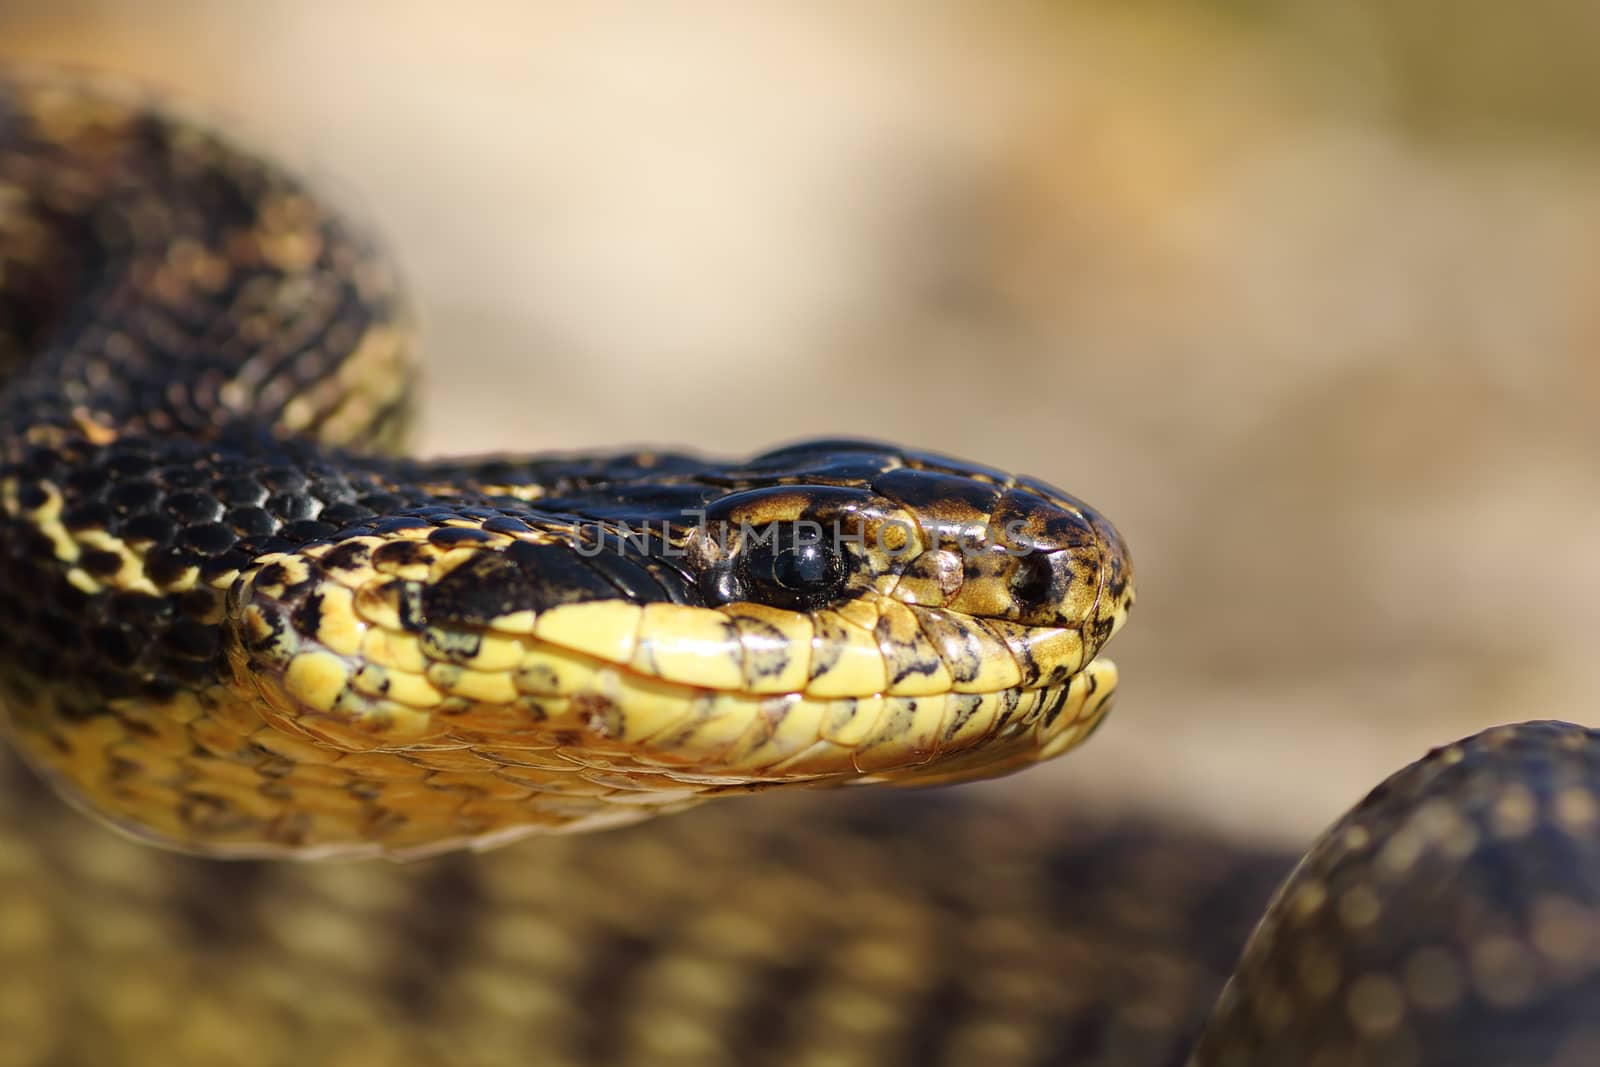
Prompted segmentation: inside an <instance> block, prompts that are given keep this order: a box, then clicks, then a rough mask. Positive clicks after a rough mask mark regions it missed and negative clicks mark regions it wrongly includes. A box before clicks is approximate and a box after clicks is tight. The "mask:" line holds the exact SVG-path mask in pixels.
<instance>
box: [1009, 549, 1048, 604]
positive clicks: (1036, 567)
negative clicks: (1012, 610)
mask: <svg viewBox="0 0 1600 1067" xmlns="http://www.w3.org/2000/svg"><path fill="white" fill-rule="evenodd" d="M1054 589H1055V570H1054V568H1052V567H1051V566H1050V557H1049V555H1047V554H1045V553H1042V552H1030V553H1028V554H1027V555H1023V556H1018V557H1017V569H1016V571H1015V572H1013V573H1012V575H1011V599H1012V600H1014V601H1015V602H1016V605H1017V607H1018V608H1020V609H1021V610H1023V611H1027V610H1029V609H1031V608H1037V607H1040V606H1042V605H1043V604H1044V603H1045V601H1046V600H1048V599H1049V597H1050V595H1051V593H1052V591H1053V590H1054Z"/></svg>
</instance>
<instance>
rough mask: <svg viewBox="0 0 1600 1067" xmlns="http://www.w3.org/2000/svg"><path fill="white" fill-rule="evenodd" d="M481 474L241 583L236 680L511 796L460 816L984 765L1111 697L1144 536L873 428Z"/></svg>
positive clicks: (914, 778) (305, 732)
mask: <svg viewBox="0 0 1600 1067" xmlns="http://www.w3.org/2000/svg"><path fill="white" fill-rule="evenodd" d="M464 469H465V468H461V467H459V466H458V467H455V468H452V470H451V472H450V476H451V478H452V480H453V482H452V484H459V482H460V479H461V478H462V477H463V474H462V471H463V470H464ZM479 470H480V471H481V472H485V473H480V475H479V476H477V478H476V479H475V480H476V484H477V486H478V489H479V493H480V496H478V497H477V498H475V499H471V500H469V501H456V500H451V499H448V498H445V499H438V498H434V499H431V500H430V501H429V503H428V504H427V506H425V507H419V508H411V509H408V510H407V511H406V512H405V513H403V514H397V515H390V516H385V517H383V518H381V519H379V520H374V521H373V522H371V523H368V524H365V525H363V526H360V527H358V528H355V529H352V530H347V531H344V532H342V533H341V534H340V535H339V536H338V537H334V538H328V539H325V540H324V541H321V542H319V543H315V544H308V545H305V546H302V547H301V548H299V549H298V550H297V551H294V552H291V553H282V554H278V555H275V556H272V557H263V558H262V559H261V560H258V561H257V565H256V567H255V568H254V569H253V570H252V571H250V572H249V573H246V574H244V575H241V577H240V579H239V581H238V583H237V584H236V586H235V589H234V592H233V593H232V594H231V595H230V598H229V612H230V617H231V618H232V619H233V626H234V630H235V636H234V639H233V640H232V641H231V642H230V645H229V649H230V651H229V658H230V661H231V662H232V664H233V666H234V669H235V670H234V674H235V678H236V684H237V686H238V687H239V688H240V689H242V690H245V691H247V692H248V694H249V700H250V701H251V702H253V703H254V704H255V705H256V706H259V707H262V708H265V709H266V710H265V712H264V717H265V718H266V720H267V721H268V723H269V724H270V725H271V726H272V727H273V728H275V729H279V730H282V731H284V732H286V733H290V734H292V735H294V736H295V737H297V738H308V739H311V740H312V741H314V742H315V743H316V744H319V745H324V746H328V747H330V748H331V749H333V750H335V751H339V752H349V753H359V754H361V757H362V758H363V759H370V758H376V757H377V756H378V755H379V754H393V755H395V756H396V757H397V758H398V759H399V760H401V761H405V762H407V763H410V764H420V765H424V766H428V767H434V766H435V765H436V764H439V762H440V760H441V759H444V757H441V756H438V755H430V753H437V752H439V751H441V750H446V751H450V752H452V753H453V754H452V755H451V756H450V757H449V758H448V759H444V762H445V763H447V764H448V765H449V770H450V771H451V772H452V773H465V772H466V771H469V770H470V771H472V772H474V773H481V774H484V775H488V776H489V777H490V779H492V781H493V783H494V785H495V789H496V790H500V791H502V792H506V793H507V796H506V798H505V799H504V801H503V802H502V801H500V800H490V799H486V798H479V799H478V800H477V801H475V803H474V805H473V808H474V810H475V811H477V812H479V813H480V818H481V820H482V822H483V826H482V827H478V826H477V824H474V825H473V826H472V827H469V828H468V829H467V830H465V831H463V830H461V829H460V828H459V827H458V828H457V829H456V830H455V831H454V832H455V833H456V834H457V836H462V835H464V836H467V837H469V838H470V837H473V836H482V835H483V834H488V833H492V832H493V831H494V830H495V829H496V828H499V827H506V826H518V827H521V826H526V825H528V824H530V823H533V824H539V825H547V826H560V827H563V828H567V827H571V826H591V825H599V824H603V823H606V822H609V821H615V820H616V819H617V818H619V817H623V816H625V817H630V818H631V817H637V816H638V815H640V814H642V813H643V812H644V811H645V810H647V809H649V808H651V807H652V806H662V805H664V806H677V805H682V804H685V803H689V802H693V801H695V800H698V799H700V798H701V797H703V796H706V795H711V794H715V793H721V792H740V791H749V790H754V789H764V788H771V787H774V786H781V785H789V784H811V785H823V784H844V783H850V782H860V781H892V782H896V783H905V784H923V783H931V782H943V781H953V780H959V779H967V778H979V777H988V776H992V775H994V774H1000V773H1006V772H1008V771H1011V770H1014V769H1017V768H1019V767H1021V766H1024V765H1027V764H1030V763H1033V762H1036V761H1038V760H1040V759H1044V758H1048V757H1051V756H1054V755H1056V754H1058V753H1060V752H1063V751H1065V750H1066V749H1068V748H1070V747H1072V746H1073V745H1074V744H1076V743H1077V742H1078V741H1080V740H1082V739H1083V738H1084V737H1086V736H1087V735H1088V733H1089V732H1090V731H1091V730H1092V729H1093V728H1094V727H1095V726H1096V725H1097V724H1098V723H1099V722H1100V720H1101V717H1102V716H1103V714H1104V712H1105V710H1106V709H1107V707H1108V706H1109V702H1110V697H1111V693H1112V689H1113V687H1114V684H1115V681H1116V672H1115V668H1114V667H1113V666H1112V665H1111V664H1110V663H1109V662H1108V661H1105V660H1103V659H1098V658H1096V657H1097V653H1098V652H1099V651H1100V648H1101V647H1102V646H1103V645H1104V644H1105V642H1106V641H1107V640H1108V639H1109V638H1110V637H1111V635H1112V634H1113V633H1114V632H1115V631H1116V630H1117V629H1118V627H1120V626H1121V625H1122V623H1123V621H1124V620H1125V619H1126V617H1127V612H1128V609H1129V607H1130V605H1131V604H1132V602H1133V585H1132V573H1131V568H1130V565H1129V561H1128V553H1127V549H1126V546H1125V545H1124V543H1123V541H1122V539H1121V537H1120V536H1119V535H1118V534H1117V532H1116V531H1115V530H1114V529H1113V528H1112V527H1111V526H1110V524H1109V523H1107V522H1106V521H1105V520H1104V519H1103V518H1101V517H1100V516H1099V515H1098V514H1097V513H1096V512H1094V511H1093V510H1091V509H1090V508H1089V507H1087V506H1086V505H1084V504H1083V503H1082V502H1080V501H1078V500H1076V499H1075V498H1073V497H1071V496H1068V495H1067V494H1065V493H1063V492H1061V491H1059V490H1057V489H1054V488H1052V487H1050V486H1048V485H1045V484H1044V483H1041V482H1037V481H1034V480H1031V479H1026V478H1017V477H1012V476H1009V475H1006V474H1004V473H1002V472H999V471H994V470H991V469H989V468H984V467H978V466H975V465H971V464H965V463H962V462H960V461H957V460H952V459H948V458H945V457H940V456H933V455H929V454H924V453H913V452H907V451H904V450H898V449H893V448H890V447H888V446H883V445H878V444H874V443H870V442H856V441H847V442H842V441H828V442H815V443H811V444H806V445H800V446H794V447H791V448H787V449H782V450H779V451H775V452H769V453H767V454H765V455H762V456H758V457H756V458H754V459H752V460H749V461H744V462H741V463H713V462H708V461H704V460H697V459H692V458H688V457H683V456H673V455H661V454H650V453H636V454H631V455H626V456H607V457H599V458H587V457H568V458H566V459H563V460H560V461H548V460H547V461H538V463H537V464H536V465H534V466H530V467H528V468H526V469H521V470H519V469H517V468H516V467H515V463H514V462H513V461H507V460H499V461H495V462H494V463H493V464H491V465H486V466H483V467H481V468H479ZM430 491H431V490H430ZM463 753H464V754H463ZM578 781H581V782H582V783H583V786H582V788H581V789H580V788H574V787H573V785H572V783H574V782H578ZM508 782H509V783H513V785H514V786H515V787H516V788H526V789H527V790H528V794H527V795H524V796H514V795H511V794H514V793H515V791H516V789H515V788H511V789H509V790H508V789H504V788H502V787H503V786H504V784H505V783H508ZM458 817H459V813H458ZM412 821H413V822H415V819H414V817H413V818H412ZM418 832H420V831H418Z"/></svg>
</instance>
